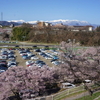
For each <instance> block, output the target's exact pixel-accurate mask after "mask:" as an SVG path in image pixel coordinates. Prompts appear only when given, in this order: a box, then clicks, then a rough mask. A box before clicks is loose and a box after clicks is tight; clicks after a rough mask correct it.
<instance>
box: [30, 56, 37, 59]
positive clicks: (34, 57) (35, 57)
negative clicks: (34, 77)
mask: <svg viewBox="0 0 100 100" xmlns="http://www.w3.org/2000/svg"><path fill="white" fill-rule="evenodd" d="M37 59H39V57H37V56H33V57H31V60H37Z"/></svg>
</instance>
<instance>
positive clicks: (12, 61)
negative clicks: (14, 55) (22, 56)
mask: <svg viewBox="0 0 100 100" xmlns="http://www.w3.org/2000/svg"><path fill="white" fill-rule="evenodd" d="M12 63H14V64H16V65H17V62H16V61H15V60H11V61H8V64H7V66H9V65H10V64H12Z"/></svg>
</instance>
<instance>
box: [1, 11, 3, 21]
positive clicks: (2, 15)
mask: <svg viewBox="0 0 100 100" xmlns="http://www.w3.org/2000/svg"><path fill="white" fill-rule="evenodd" d="M1 21H3V12H1Z"/></svg>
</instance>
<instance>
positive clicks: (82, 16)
mask: <svg viewBox="0 0 100 100" xmlns="http://www.w3.org/2000/svg"><path fill="white" fill-rule="evenodd" d="M1 15H2V16H3V18H2V17H1ZM59 19H62V20H79V21H87V22H89V23H91V24H99V25H100V0H0V20H4V21H11V20H25V21H51V20H59Z"/></svg>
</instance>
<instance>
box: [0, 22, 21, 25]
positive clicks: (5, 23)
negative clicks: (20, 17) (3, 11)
mask: <svg viewBox="0 0 100 100" xmlns="http://www.w3.org/2000/svg"><path fill="white" fill-rule="evenodd" d="M11 24H13V25H14V26H17V25H20V24H21V23H17V22H8V21H0V25H2V26H10V25H11Z"/></svg>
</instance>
